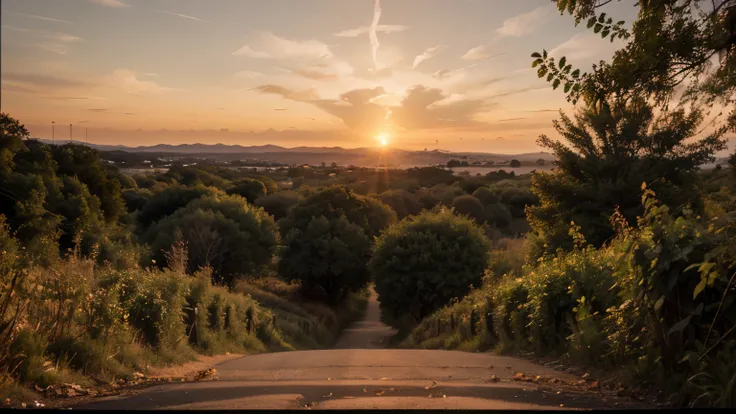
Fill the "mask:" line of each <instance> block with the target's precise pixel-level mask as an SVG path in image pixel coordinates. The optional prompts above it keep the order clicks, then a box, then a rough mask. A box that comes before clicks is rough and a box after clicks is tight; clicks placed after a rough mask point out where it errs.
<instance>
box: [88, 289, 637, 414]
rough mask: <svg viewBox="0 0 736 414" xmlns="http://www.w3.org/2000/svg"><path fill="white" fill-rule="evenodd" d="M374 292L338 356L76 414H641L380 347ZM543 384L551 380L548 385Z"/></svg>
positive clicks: (293, 361)
mask: <svg viewBox="0 0 736 414" xmlns="http://www.w3.org/2000/svg"><path fill="white" fill-rule="evenodd" d="M392 334H393V331H392V330H391V329H390V328H388V327H387V326H385V325H383V324H382V323H381V322H380V311H379V306H378V303H377V302H376V297H375V293H373V294H372V295H371V299H370V301H369V303H368V309H367V312H366V316H365V319H364V320H363V321H361V322H358V323H355V324H354V325H353V326H351V327H350V328H349V329H348V330H346V331H345V333H344V334H343V336H342V337H341V338H340V339H339V340H338V342H337V345H336V348H337V349H332V350H323V351H298V352H285V353H273V354H261V355H252V356H246V357H243V358H239V359H235V360H230V361H227V362H224V363H222V364H219V365H217V366H216V367H215V368H216V370H217V376H218V378H217V380H216V381H206V382H187V383H177V384H166V385H160V386H154V387H151V388H149V389H146V390H144V391H143V392H140V393H138V394H136V395H131V396H127V397H111V398H107V399H99V400H97V401H95V402H93V403H90V404H85V405H83V406H77V407H75V409H100V410H107V409H126V410H136V409H213V410H214V409H312V408H317V409H370V408H387V409H412V408H413V409H425V408H427V409H540V410H544V409H557V410H559V409H591V408H599V409H600V408H633V407H640V406H639V405H638V404H632V403H631V402H630V401H627V400H625V399H623V398H618V397H616V395H615V393H613V394H612V393H610V392H606V393H604V392H603V391H601V390H600V389H597V388H596V389H594V388H586V386H577V387H573V386H567V385H566V384H575V383H576V384H578V385H580V384H581V383H584V384H587V382H586V381H589V380H583V379H581V378H580V377H577V376H575V375H572V374H569V373H565V372H558V371H555V370H553V369H551V368H548V367H545V366H541V365H537V364H534V363H532V362H530V361H527V360H524V359H520V358H512V357H505V356H498V355H493V354H488V353H467V352H459V351H439V350H396V349H380V348H383V347H384V346H383V345H384V343H385V342H386V339H387V337H389V336H390V335H392ZM545 378H547V379H545Z"/></svg>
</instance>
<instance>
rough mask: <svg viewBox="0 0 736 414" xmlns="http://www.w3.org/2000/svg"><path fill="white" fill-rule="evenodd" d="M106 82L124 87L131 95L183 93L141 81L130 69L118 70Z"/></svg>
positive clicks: (154, 83) (107, 77)
mask: <svg viewBox="0 0 736 414" xmlns="http://www.w3.org/2000/svg"><path fill="white" fill-rule="evenodd" d="M105 80H106V81H107V83H108V84H110V85H115V86H118V87H124V88H125V89H126V90H127V91H128V92H131V93H152V94H162V93H166V92H178V91H181V89H176V88H167V87H163V86H161V85H159V84H158V83H156V82H151V81H143V80H140V79H138V74H137V73H136V72H135V71H132V70H129V69H116V70H115V71H113V72H112V73H111V74H110V75H108V76H106V79H105Z"/></svg>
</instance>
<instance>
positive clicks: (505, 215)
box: [485, 203, 512, 229]
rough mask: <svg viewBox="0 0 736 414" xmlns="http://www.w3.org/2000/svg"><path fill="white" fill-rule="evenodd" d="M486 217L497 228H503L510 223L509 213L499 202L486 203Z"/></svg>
mask: <svg viewBox="0 0 736 414" xmlns="http://www.w3.org/2000/svg"><path fill="white" fill-rule="evenodd" d="M485 213H486V219H487V220H488V222H489V223H493V225H494V226H496V227H497V228H499V229H505V228H507V227H508V226H509V224H511V220H512V218H511V213H510V212H509V209H507V208H506V206H504V205H503V204H501V203H492V204H487V205H486V207H485Z"/></svg>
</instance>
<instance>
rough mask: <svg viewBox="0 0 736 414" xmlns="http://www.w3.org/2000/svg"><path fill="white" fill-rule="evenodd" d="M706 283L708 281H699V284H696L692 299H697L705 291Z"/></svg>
mask: <svg viewBox="0 0 736 414" xmlns="http://www.w3.org/2000/svg"><path fill="white" fill-rule="evenodd" d="M707 283H708V279H701V280H700V283H698V285H697V286H695V290H694V291H693V299H695V298H697V297H698V295H699V294H700V292H702V291H703V289H705V286H706V284H707Z"/></svg>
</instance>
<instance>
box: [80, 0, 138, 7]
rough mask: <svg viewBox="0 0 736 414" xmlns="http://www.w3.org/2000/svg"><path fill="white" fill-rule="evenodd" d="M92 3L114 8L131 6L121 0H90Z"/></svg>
mask: <svg viewBox="0 0 736 414" xmlns="http://www.w3.org/2000/svg"><path fill="white" fill-rule="evenodd" d="M89 1H90V2H91V3H95V4H99V5H100V6H105V7H113V8H118V9H119V8H123V7H130V5H129V4H128V3H125V2H123V1H121V0H89Z"/></svg>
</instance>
